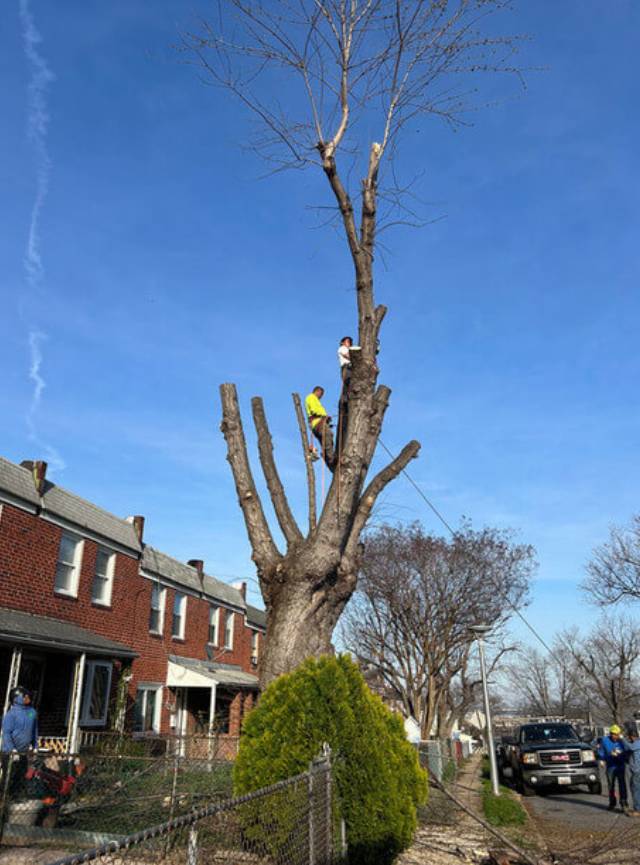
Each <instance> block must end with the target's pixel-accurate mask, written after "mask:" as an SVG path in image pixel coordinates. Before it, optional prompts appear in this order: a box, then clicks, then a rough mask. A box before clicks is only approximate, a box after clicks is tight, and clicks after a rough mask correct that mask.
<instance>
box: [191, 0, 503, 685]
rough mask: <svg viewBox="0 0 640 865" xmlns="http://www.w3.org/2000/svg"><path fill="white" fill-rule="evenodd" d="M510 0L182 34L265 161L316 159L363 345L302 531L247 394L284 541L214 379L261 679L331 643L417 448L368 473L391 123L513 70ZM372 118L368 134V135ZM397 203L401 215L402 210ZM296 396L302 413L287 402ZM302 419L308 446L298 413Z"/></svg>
mask: <svg viewBox="0 0 640 865" xmlns="http://www.w3.org/2000/svg"><path fill="white" fill-rule="evenodd" d="M509 6H510V2H509V0H431V2H422V0H252V2H248V0H226V2H224V0H222V2H220V3H219V5H218V10H217V15H216V16H215V18H213V19H211V20H208V21H204V22H202V25H201V27H200V28H199V30H198V32H195V33H190V34H185V36H184V37H183V46H182V47H183V49H184V51H185V56H187V57H188V58H189V59H190V60H191V61H193V62H194V63H195V64H196V65H197V66H198V68H199V70H200V71H201V73H202V75H203V78H204V79H205V80H206V82H207V83H212V84H214V85H218V86H221V87H223V88H226V89H227V90H229V91H231V92H232V93H233V94H234V95H235V96H236V97H237V98H238V99H239V100H240V102H241V103H242V104H243V105H244V106H245V107H246V108H247V109H249V110H250V111H251V112H252V113H253V115H254V117H255V118H256V119H257V120H258V124H259V131H258V134H257V137H256V139H255V140H254V144H255V146H256V147H257V148H258V150H259V151H260V152H261V153H262V154H263V155H264V156H265V157H266V158H267V159H269V160H272V162H273V165H274V168H276V169H277V168H281V167H298V168H300V167H306V166H314V167H316V168H317V169H320V171H321V172H322V173H323V175H324V178H325V180H326V183H327V189H328V190H329V191H330V193H331V195H332V198H333V202H334V205H335V218H336V224H337V226H338V227H339V228H340V231H341V233H342V235H343V238H344V241H345V242H346V246H347V249H348V252H349V254H350V257H351V261H352V264H353V269H354V283H355V295H356V302H357V312H358V342H359V344H360V347H361V350H360V351H359V352H357V354H356V353H355V352H354V353H353V369H352V377H351V386H350V391H349V399H348V420H347V418H346V415H345V416H344V417H343V419H344V420H345V423H344V427H342V425H341V429H342V430H343V435H341V436H340V438H339V441H338V460H337V465H336V468H335V473H334V475H333V480H332V483H331V486H330V489H329V491H328V494H327V497H326V500H325V502H324V505H323V508H322V513H321V514H320V517H319V519H316V502H315V488H314V479H313V472H312V469H311V466H309V464H308V465H307V471H308V486H309V521H308V530H307V531H306V533H305V532H303V531H302V530H301V528H300V527H299V525H298V524H297V522H296V519H295V517H294V515H293V513H292V511H291V508H290V506H289V503H288V501H287V496H286V494H285V490H284V487H283V485H282V483H281V481H280V478H279V476H278V472H277V468H276V464H275V459H274V455H273V447H272V442H271V436H270V433H269V427H268V425H267V420H266V416H265V412H264V409H263V404H262V400H261V399H260V398H259V397H256V398H254V400H253V416H254V422H255V425H256V429H257V433H258V441H259V454H260V461H261V464H262V469H263V472H264V475H265V478H266V481H267V486H268V490H269V494H270V497H271V500H272V503H273V506H274V510H275V513H276V517H277V520H278V523H279V525H280V528H281V530H282V534H283V536H284V539H285V543H286V549H285V550H284V551H282V550H281V549H279V548H278V546H277V545H276V542H275V540H274V537H273V534H272V531H271V529H270V527H269V525H268V523H267V519H266V517H265V514H264V510H263V507H262V503H261V501H260V498H259V496H258V493H257V490H256V486H255V483H254V479H253V475H252V472H251V468H250V464H249V458H248V454H247V447H246V441H245V436H244V432H243V428H242V421H241V417H240V411H239V407H238V399H237V394H236V389H235V386H234V385H233V384H223V385H222V386H221V389H220V390H221V397H222V412H223V420H222V431H223V433H224V436H225V439H226V442H227V451H228V460H229V463H230V465H231V470H232V472H233V477H234V481H235V486H236V491H237V494H238V499H239V503H240V507H241V509H242V513H243V516H244V520H245V524H246V528H247V533H248V535H249V540H250V543H251V547H252V553H253V559H254V562H255V564H256V568H257V572H258V577H259V580H260V586H261V590H262V594H263V597H264V600H265V605H266V610H267V641H266V648H265V652H264V655H263V658H262V661H261V679H262V683H263V684H265V683H266V682H268V681H269V680H270V679H271V678H273V677H274V676H276V675H278V674H280V673H282V672H284V671H287V670H289V669H291V668H293V667H295V666H296V665H297V664H298V663H299V662H300V661H302V660H303V658H305V657H307V656H309V655H318V654H321V653H324V652H328V651H331V637H332V633H333V630H334V627H335V624H336V622H337V620H338V618H339V616H340V614H341V612H342V610H343V609H344V606H345V604H346V603H347V601H348V600H349V598H350V597H351V595H352V593H353V591H354V589H355V587H356V582H357V573H358V567H359V557H360V547H359V540H360V534H361V532H362V530H363V528H364V526H365V523H366V522H367V518H368V516H369V514H370V513H371V509H372V507H373V505H374V504H375V501H376V499H377V497H378V495H379V494H380V492H381V491H382V490H383V489H384V488H385V486H386V485H387V484H388V483H389V482H390V481H391V480H393V479H394V478H395V477H396V476H397V475H398V474H399V473H400V472H401V471H402V470H403V469H404V468H405V466H406V465H407V464H408V463H409V461H410V460H411V459H413V458H414V457H415V456H416V455H417V454H418V451H419V447H420V446H419V443H418V442H417V441H411V442H409V443H408V444H407V445H405V447H404V448H403V449H402V450H401V452H400V453H399V454H398V456H397V457H396V458H395V459H393V460H392V461H391V462H390V463H389V464H388V465H387V466H386V468H384V469H383V470H382V471H381V472H379V473H378V474H377V475H375V476H374V477H373V478H372V479H370V480H368V479H367V474H368V471H369V467H370V465H371V460H372V458H373V455H374V452H375V449H376V444H377V441H378V436H379V434H380V430H381V427H382V423H383V419H384V415H385V412H386V409H387V405H388V402H389V396H390V390H389V388H388V387H386V386H385V385H378V384H377V377H378V366H377V363H376V353H377V347H378V337H379V332H380V326H381V324H382V320H383V318H384V316H385V313H386V308H385V307H384V306H382V305H380V304H376V302H375V299H374V290H373V273H374V258H375V251H376V248H377V243H378V236H379V233H380V230H381V228H382V226H381V225H380V215H379V206H380V199H381V192H380V189H379V180H380V169H381V165H382V162H383V159H384V158H385V157H390V156H392V155H393V153H394V149H395V148H396V145H397V143H398V140H399V136H400V133H401V132H402V130H403V129H404V128H405V127H406V126H407V125H408V124H410V123H412V122H414V121H416V120H417V119H418V118H424V117H425V116H431V117H438V118H440V119H442V120H444V121H445V122H446V123H449V124H451V125H456V124H459V123H461V122H462V119H463V112H464V111H465V110H467V109H468V108H469V106H470V99H469V97H470V95H471V94H472V92H473V91H474V90H475V86H474V85H473V83H472V80H471V79H472V78H473V76H476V75H477V74H480V73H483V72H500V73H504V72H514V73H517V74H519V73H518V72H517V70H516V69H515V67H513V66H512V65H511V60H510V58H511V56H512V54H513V53H514V51H515V48H516V41H517V40H516V39H514V38H511V37H504V36H499V35H487V34H488V33H491V30H490V28H489V27H488V25H487V18H488V17H489V16H491V15H492V14H493V13H495V12H500V11H501V10H503V9H505V8H507V7H509ZM374 128H375V129H377V130H378V134H377V137H376V140H374V141H371V140H370V139H369V140H366V138H365V136H366V135H368V134H369V131H368V130H370V129H374ZM341 154H343V155H346V158H347V160H348V162H350V163H353V161H354V160H355V162H356V164H357V165H359V166H361V168H362V174H363V178H362V181H361V183H360V185H359V189H358V192H357V200H356V199H354V198H353V197H352V194H351V192H350V190H349V185H348V181H347V179H346V177H347V174H348V171H347V172H345V171H343V169H342V167H341V166H340V165H339V157H340V155H341ZM358 155H359V156H360V157H361V158H360V160H359V161H358V159H357V157H358ZM399 194H400V190H399V189H398V188H397V184H395V187H394V184H393V183H390V184H389V189H388V190H387V192H386V193H385V194H384V196H383V201H384V203H385V204H388V203H389V202H390V203H391V204H396V203H399V201H398V198H399ZM401 206H402V205H401ZM332 212H333V211H332ZM401 214H404V215H403V216H402V215H401V217H400V218H403V219H405V220H408V221H411V217H410V216H407V210H406V209H405V210H404V211H401ZM343 408H344V409H346V408H347V406H346V404H345V405H344V406H343ZM297 411H298V419H299V421H301V412H300V407H299V404H298V405H297ZM301 433H302V439H303V451H304V452H305V459H307V461H308V460H309V457H308V454H307V453H306V447H304V438H305V436H304V428H303V427H302V426H301Z"/></svg>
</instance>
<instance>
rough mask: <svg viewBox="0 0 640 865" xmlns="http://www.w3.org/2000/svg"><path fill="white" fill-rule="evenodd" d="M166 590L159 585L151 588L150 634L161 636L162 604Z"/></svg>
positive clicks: (155, 584) (156, 584)
mask: <svg viewBox="0 0 640 865" xmlns="http://www.w3.org/2000/svg"><path fill="white" fill-rule="evenodd" d="M166 595H167V590H166V589H165V588H163V587H162V586H161V585H160V584H159V583H154V584H153V586H152V587H151V610H150V612H149V630H150V631H151V633H152V634H161V633H162V625H163V622H164V602H165V598H166Z"/></svg>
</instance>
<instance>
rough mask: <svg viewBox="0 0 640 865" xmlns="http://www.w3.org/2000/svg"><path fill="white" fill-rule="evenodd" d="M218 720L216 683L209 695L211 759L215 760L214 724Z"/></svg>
mask: <svg viewBox="0 0 640 865" xmlns="http://www.w3.org/2000/svg"><path fill="white" fill-rule="evenodd" d="M215 720H216V684H215V683H214V684H213V685H212V686H211V696H210V697H209V742H208V747H209V759H210V760H213V756H214V754H213V726H214V724H215Z"/></svg>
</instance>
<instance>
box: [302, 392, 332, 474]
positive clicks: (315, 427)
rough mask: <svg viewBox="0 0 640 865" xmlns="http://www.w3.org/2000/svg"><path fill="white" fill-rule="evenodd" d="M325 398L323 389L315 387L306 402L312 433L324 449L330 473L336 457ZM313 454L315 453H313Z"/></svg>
mask: <svg viewBox="0 0 640 865" xmlns="http://www.w3.org/2000/svg"><path fill="white" fill-rule="evenodd" d="M323 396H324V388H323V387H320V386H318V387H314V389H313V390H312V391H311V393H310V394H309V395H308V396H307V397H306V399H305V401H304V407H305V409H306V410H307V419H308V420H309V426H310V427H311V432H312V433H313V435H314V436H315V437H316V438H317V439H318V441H319V442H320V445H321V447H322V458H323V459H324V461H325V463H326V464H327V467H328V468H329V469H330V471H333V470H334V468H335V462H336V457H335V453H334V450H333V434H332V432H331V417H330V416H329V415H328V414H327V412H326V410H325V407H324V406H323V405H322V403H321V402H320V400H321V399H322V397H323ZM312 452H313V451H312Z"/></svg>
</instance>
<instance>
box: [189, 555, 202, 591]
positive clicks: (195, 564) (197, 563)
mask: <svg viewBox="0 0 640 865" xmlns="http://www.w3.org/2000/svg"><path fill="white" fill-rule="evenodd" d="M187 564H188V565H189V566H190V567H192V568H195V569H196V571H197V572H198V579H199V580H200V585H202V583H204V562H203V561H202V559H189V561H188V562H187Z"/></svg>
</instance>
